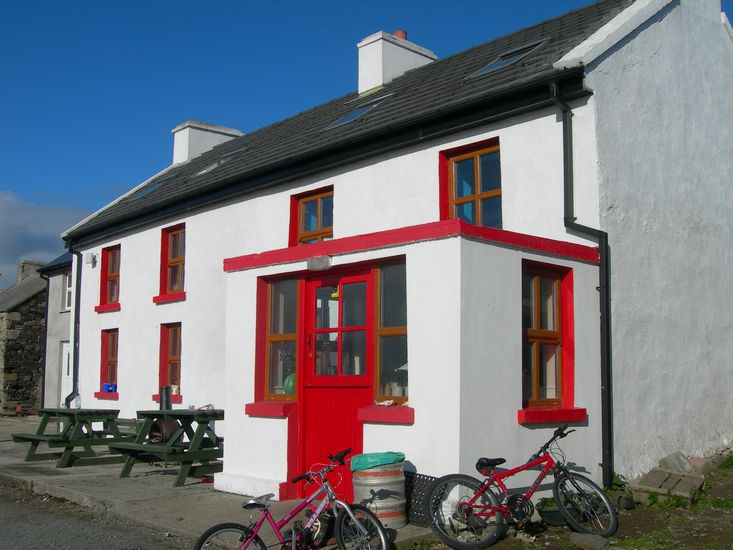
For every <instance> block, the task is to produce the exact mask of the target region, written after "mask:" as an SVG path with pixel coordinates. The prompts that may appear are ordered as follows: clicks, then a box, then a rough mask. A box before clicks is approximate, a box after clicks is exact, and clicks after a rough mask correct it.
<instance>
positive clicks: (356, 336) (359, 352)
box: [341, 330, 366, 375]
mask: <svg viewBox="0 0 733 550" xmlns="http://www.w3.org/2000/svg"><path fill="white" fill-rule="evenodd" d="M341 374H348V375H362V374H366V331H363V330H355V331H349V332H344V333H343V344H342V346H341Z"/></svg>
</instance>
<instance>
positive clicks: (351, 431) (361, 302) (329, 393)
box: [299, 272, 374, 500]
mask: <svg viewBox="0 0 733 550" xmlns="http://www.w3.org/2000/svg"><path fill="white" fill-rule="evenodd" d="M372 310H373V298H372V284H371V276H370V274H369V272H360V273H355V274H350V275H343V276H330V277H323V278H319V279H313V280H310V281H308V282H307V285H306V308H305V321H306V324H305V360H304V361H303V365H304V367H305V373H304V374H305V376H304V377H303V395H302V398H301V400H300V407H301V414H300V415H299V417H300V423H301V430H300V433H301V436H302V439H301V441H302V449H301V455H300V456H301V465H302V466H303V468H304V469H307V468H310V466H311V465H313V464H318V463H328V455H329V454H335V453H337V452H338V451H341V450H343V449H346V448H349V447H350V448H351V456H353V455H355V454H359V453H361V452H362V448H363V441H362V424H361V422H359V421H358V420H357V410H358V409H359V408H360V407H364V406H367V405H370V404H371V403H372V400H373V395H374V392H373V387H372V385H373V380H374V376H373V372H372V364H373V361H372V346H371V345H369V344H370V342H371V341H372V339H373V331H372V329H373V326H372V323H373V317H374V315H373V312H372ZM339 475H340V476H341V484H340V485H339V486H338V488H337V489H336V491H337V493H339V495H340V496H341V497H342V498H345V499H348V500H352V498H353V488H352V485H351V472H350V470H349V468H348V465H347V466H346V467H343V468H338V469H337V470H336V471H335V473H334V474H332V477H331V478H330V479H331V482H332V484H334V485H335V483H336V482H338V480H339Z"/></svg>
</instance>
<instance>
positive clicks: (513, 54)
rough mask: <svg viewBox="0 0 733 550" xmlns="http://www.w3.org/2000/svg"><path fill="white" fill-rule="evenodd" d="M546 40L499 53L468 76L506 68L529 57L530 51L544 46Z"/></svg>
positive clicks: (471, 76)
mask: <svg viewBox="0 0 733 550" xmlns="http://www.w3.org/2000/svg"><path fill="white" fill-rule="evenodd" d="M546 42H547V41H546V40H544V41H540V42H534V43H532V44H527V45H525V46H520V47H519V48H514V49H513V50H509V51H506V52H504V53H502V54H501V55H499V56H498V57H497V58H496V59H494V60H493V61H492V62H491V63H489V64H488V65H485V66H484V67H482V68H480V69H479V70H478V71H476V72H475V73H473V74H472V75H470V76H469V77H468V78H475V77H477V76H483V75H485V74H490V73H495V72H497V71H500V70H502V69H506V68H507V67H511V66H512V65H515V64H516V63H519V62H520V61H521V60H522V59H524V58H525V57H529V55H530V54H531V53H534V51H535V50H538V49H539V48H540V47H542V46H544V45H545V43H546Z"/></svg>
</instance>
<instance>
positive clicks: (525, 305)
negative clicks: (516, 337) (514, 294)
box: [522, 275, 534, 328]
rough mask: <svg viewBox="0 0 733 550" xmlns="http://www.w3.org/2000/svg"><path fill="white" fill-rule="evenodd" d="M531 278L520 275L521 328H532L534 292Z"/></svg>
mask: <svg viewBox="0 0 733 550" xmlns="http://www.w3.org/2000/svg"><path fill="white" fill-rule="evenodd" d="M532 281H533V277H530V276H528V275H522V328H533V326H532V325H533V321H532V319H533V315H532V311H533V310H534V303H533V302H534V292H533V288H534V287H533V285H532Z"/></svg>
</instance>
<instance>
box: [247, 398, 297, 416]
mask: <svg viewBox="0 0 733 550" xmlns="http://www.w3.org/2000/svg"><path fill="white" fill-rule="evenodd" d="M295 405H296V403H295V401H255V402H254V403H247V404H246V405H245V406H244V412H245V414H246V415H247V416H262V417H264V418H287V417H288V416H290V413H291V412H292V410H293V409H294V408H295Z"/></svg>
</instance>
